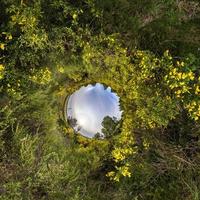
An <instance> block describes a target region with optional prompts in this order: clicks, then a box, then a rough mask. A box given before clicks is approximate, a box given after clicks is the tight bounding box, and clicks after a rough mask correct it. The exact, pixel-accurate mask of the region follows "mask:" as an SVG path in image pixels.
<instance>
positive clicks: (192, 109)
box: [185, 100, 200, 120]
mask: <svg viewBox="0 0 200 200" xmlns="http://www.w3.org/2000/svg"><path fill="white" fill-rule="evenodd" d="M185 108H186V109H187V110H188V112H189V113H190V115H191V117H192V118H193V119H194V120H198V119H200V102H196V101H194V100H193V101H192V102H191V103H189V104H186V106H185Z"/></svg>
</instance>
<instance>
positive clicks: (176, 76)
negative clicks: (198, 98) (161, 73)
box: [165, 61, 195, 98]
mask: <svg viewBox="0 0 200 200" xmlns="http://www.w3.org/2000/svg"><path fill="white" fill-rule="evenodd" d="M183 67H184V62H179V61H178V62H177V66H176V67H173V68H172V69H171V71H170V72H169V74H168V75H167V76H165V80H166V81H167V84H168V85H169V88H170V89H172V90H174V93H175V95H176V97H178V98H180V97H182V96H183V95H185V94H186V93H190V90H191V89H192V88H191V86H190V83H191V81H194V79H195V74H194V73H193V72H192V71H188V72H183Z"/></svg>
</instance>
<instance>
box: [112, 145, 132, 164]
mask: <svg viewBox="0 0 200 200" xmlns="http://www.w3.org/2000/svg"><path fill="white" fill-rule="evenodd" d="M134 153H136V149H134V148H132V147H125V148H121V147H120V148H115V149H114V150H113V151H112V156H113V158H114V160H115V162H120V161H123V160H124V159H126V158H127V157H128V156H130V155H132V154H134Z"/></svg>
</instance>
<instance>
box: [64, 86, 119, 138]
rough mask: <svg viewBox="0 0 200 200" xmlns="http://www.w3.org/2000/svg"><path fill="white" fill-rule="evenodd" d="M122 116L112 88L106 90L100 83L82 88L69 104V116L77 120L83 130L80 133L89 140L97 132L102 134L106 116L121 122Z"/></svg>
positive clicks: (71, 98)
mask: <svg viewBox="0 0 200 200" xmlns="http://www.w3.org/2000/svg"><path fill="white" fill-rule="evenodd" d="M121 114H122V112H121V111H120V107H119V97H118V96H117V95H116V94H115V93H112V92H111V88H110V87H107V88H104V86H103V85H102V84H100V83H97V84H96V85H88V86H86V87H84V86H83V87H81V88H80V89H79V90H77V91H76V92H74V93H73V94H72V95H71V96H70V98H69V100H68V102H67V116H68V117H72V118H75V119H77V125H78V126H79V127H80V128H81V129H80V131H79V132H80V133H81V134H82V135H84V136H86V137H89V138H92V137H93V136H94V135H95V134H96V133H97V132H99V133H101V129H102V125H101V123H102V121H103V118H104V117H105V116H110V117H116V118H117V119H118V120H119V119H121ZM78 126H77V127H78ZM77 127H75V130H77Z"/></svg>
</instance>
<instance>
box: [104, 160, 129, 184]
mask: <svg viewBox="0 0 200 200" xmlns="http://www.w3.org/2000/svg"><path fill="white" fill-rule="evenodd" d="M115 168H116V169H117V172H115V171H111V172H108V173H107V174H106V176H107V177H109V178H110V180H113V181H116V182H119V179H120V177H121V175H122V176H123V177H131V172H130V165H129V164H125V165H124V166H121V167H115Z"/></svg>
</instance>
